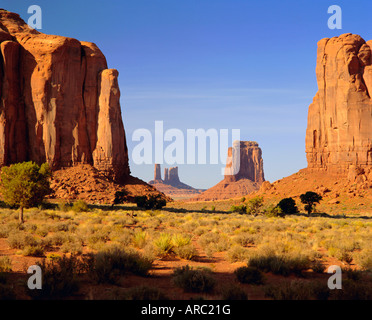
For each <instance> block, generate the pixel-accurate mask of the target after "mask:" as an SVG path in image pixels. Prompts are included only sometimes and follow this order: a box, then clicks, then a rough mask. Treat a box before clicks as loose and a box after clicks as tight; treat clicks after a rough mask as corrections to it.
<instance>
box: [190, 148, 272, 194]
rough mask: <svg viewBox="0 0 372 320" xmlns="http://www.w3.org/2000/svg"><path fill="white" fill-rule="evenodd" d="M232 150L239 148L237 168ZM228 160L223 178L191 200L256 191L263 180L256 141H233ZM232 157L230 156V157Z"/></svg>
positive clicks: (259, 149)
mask: <svg viewBox="0 0 372 320" xmlns="http://www.w3.org/2000/svg"><path fill="white" fill-rule="evenodd" d="M238 147H239V148H238ZM234 150H239V157H240V164H239V170H237V169H236V168H235V171H238V172H235V171H232V169H233V167H234V164H236V163H237V162H236V161H235V160H234V153H233V151H234ZM228 156H229V159H232V160H230V162H228V163H227V165H226V169H225V178H224V180H222V181H221V182H220V183H218V184H217V185H215V186H214V187H212V188H210V189H208V190H207V191H205V192H203V193H202V194H200V195H198V196H196V197H194V198H192V199H191V200H192V201H213V200H223V199H230V198H235V197H239V196H245V195H248V194H250V193H252V192H255V191H258V190H259V189H260V187H261V185H262V183H263V182H264V181H265V175H264V168H263V159H262V150H261V148H260V147H259V145H258V143H257V142H252V141H235V142H234V146H233V147H232V148H229V150H228ZM231 157H232V158H231Z"/></svg>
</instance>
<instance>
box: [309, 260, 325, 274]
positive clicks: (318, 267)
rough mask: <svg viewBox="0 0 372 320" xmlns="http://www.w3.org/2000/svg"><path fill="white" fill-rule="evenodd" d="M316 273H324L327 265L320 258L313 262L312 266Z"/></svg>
mask: <svg viewBox="0 0 372 320" xmlns="http://www.w3.org/2000/svg"><path fill="white" fill-rule="evenodd" d="M311 268H312V269H313V271H314V272H315V273H324V271H325V269H326V266H325V265H324V264H323V263H322V262H321V261H319V260H316V261H315V262H313V264H312V267H311Z"/></svg>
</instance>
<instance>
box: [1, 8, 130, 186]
mask: <svg viewBox="0 0 372 320" xmlns="http://www.w3.org/2000/svg"><path fill="white" fill-rule="evenodd" d="M0 47H1V55H0V59H1V61H2V63H1V64H0V74H1V76H0V101H1V104H0V165H8V164H11V163H14V162H22V161H26V160H32V161H35V162H37V163H42V162H48V163H49V164H50V165H51V167H52V169H53V170H57V169H60V168H62V167H73V166H75V165H77V164H90V165H92V166H94V167H95V168H97V169H99V170H100V171H101V172H104V173H105V174H106V175H107V176H109V177H111V178H114V179H115V180H118V181H120V180H123V179H124V178H126V177H128V176H129V173H130V172H129V165H128V151H127V146H126V139H125V132H124V126H123V122H122V117H121V108H120V103H119V98H120V90H119V87H118V72H117V70H114V69H107V63H106V59H105V57H104V55H103V54H102V52H101V51H100V50H99V49H98V48H97V46H96V45H95V44H93V43H87V42H80V41H78V40H76V39H72V38H67V37H61V36H53V35H46V34H43V33H40V32H38V31H36V30H32V29H30V28H29V27H28V25H27V24H26V23H25V22H24V21H23V20H22V19H21V18H20V17H19V16H18V15H17V14H15V13H11V12H8V11H5V10H0Z"/></svg>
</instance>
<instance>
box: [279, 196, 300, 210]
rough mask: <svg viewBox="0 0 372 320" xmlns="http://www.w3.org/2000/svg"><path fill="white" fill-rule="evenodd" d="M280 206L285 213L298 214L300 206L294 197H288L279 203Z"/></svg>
mask: <svg viewBox="0 0 372 320" xmlns="http://www.w3.org/2000/svg"><path fill="white" fill-rule="evenodd" d="M278 207H279V208H280V209H282V211H283V212H284V213H285V214H296V213H298V208H297V205H296V201H295V200H294V199H293V198H286V199H283V200H281V201H280V202H279V203H278Z"/></svg>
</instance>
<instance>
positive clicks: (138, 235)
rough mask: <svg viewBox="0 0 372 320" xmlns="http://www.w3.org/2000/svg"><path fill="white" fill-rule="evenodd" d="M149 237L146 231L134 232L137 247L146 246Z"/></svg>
mask: <svg viewBox="0 0 372 320" xmlns="http://www.w3.org/2000/svg"><path fill="white" fill-rule="evenodd" d="M148 238H149V235H148V233H147V232H146V231H137V232H135V233H134V236H133V239H132V241H133V244H134V246H135V247H136V248H139V249H142V248H144V247H145V245H146V243H147V240H148Z"/></svg>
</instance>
